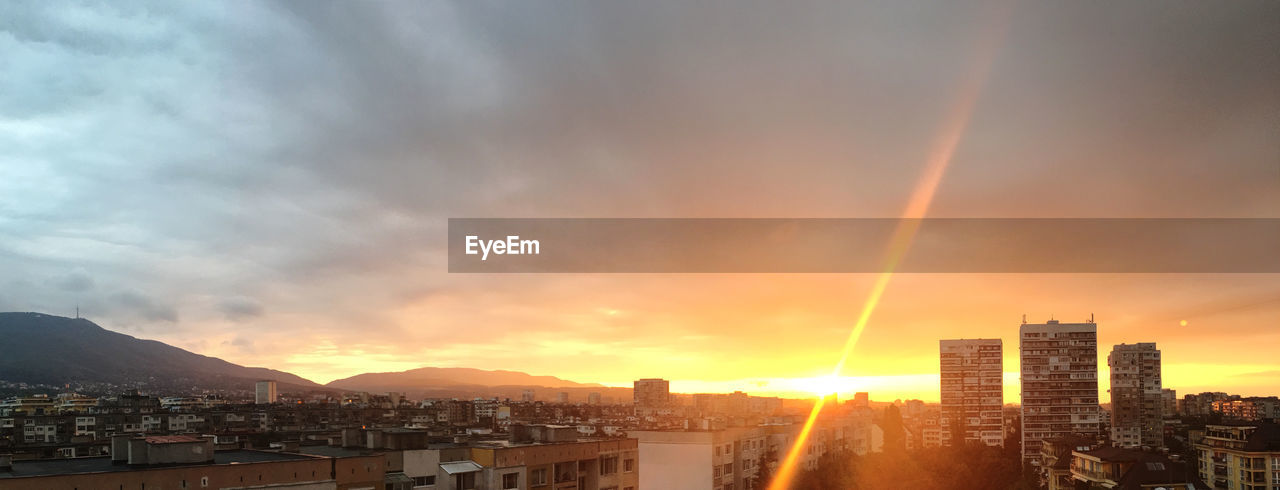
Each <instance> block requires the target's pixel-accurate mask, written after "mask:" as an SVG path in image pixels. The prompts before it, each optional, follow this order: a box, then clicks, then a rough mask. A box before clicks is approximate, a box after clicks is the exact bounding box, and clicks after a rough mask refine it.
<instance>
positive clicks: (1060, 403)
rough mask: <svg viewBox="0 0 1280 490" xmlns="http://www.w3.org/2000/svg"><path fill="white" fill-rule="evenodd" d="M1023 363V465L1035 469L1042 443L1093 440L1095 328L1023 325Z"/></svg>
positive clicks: (1049, 323)
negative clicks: (1069, 437) (1074, 437)
mask: <svg viewBox="0 0 1280 490" xmlns="http://www.w3.org/2000/svg"><path fill="white" fill-rule="evenodd" d="M1019 341H1020V349H1019V350H1020V351H1021V359H1022V369H1021V374H1022V460H1023V462H1030V463H1031V464H1035V465H1039V464H1040V445H1041V442H1042V441H1044V440H1045V439H1051V438H1056V437H1062V436H1066V435H1069V434H1080V435H1085V436H1090V437H1097V436H1098V434H1099V431H1100V430H1101V429H1100V427H1099V422H1101V420H1100V416H1099V415H1098V325H1097V324H1096V323H1093V322H1092V321H1090V322H1088V323H1059V322H1058V321H1057V320H1049V321H1047V322H1045V323H1024V324H1022V327H1021V328H1020V329H1019Z"/></svg>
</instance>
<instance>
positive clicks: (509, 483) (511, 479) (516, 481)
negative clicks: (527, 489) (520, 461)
mask: <svg viewBox="0 0 1280 490" xmlns="http://www.w3.org/2000/svg"><path fill="white" fill-rule="evenodd" d="M502 488H504V489H508V488H520V474H519V473H507V474H505V475H502Z"/></svg>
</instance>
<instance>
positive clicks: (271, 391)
mask: <svg viewBox="0 0 1280 490" xmlns="http://www.w3.org/2000/svg"><path fill="white" fill-rule="evenodd" d="M253 391H254V393H253V402H254V403H257V404H259V405H263V404H269V403H275V402H277V401H279V399H280V396H279V394H278V393H276V382H275V381H271V380H265V381H259V382H258V383H257V384H255V385H254V390H253Z"/></svg>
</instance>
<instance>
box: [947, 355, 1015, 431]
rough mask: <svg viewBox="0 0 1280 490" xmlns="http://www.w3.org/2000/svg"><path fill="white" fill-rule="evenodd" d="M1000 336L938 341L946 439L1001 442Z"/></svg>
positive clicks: (1001, 370)
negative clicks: (996, 337)
mask: <svg viewBox="0 0 1280 490" xmlns="http://www.w3.org/2000/svg"><path fill="white" fill-rule="evenodd" d="M1001 346H1002V344H1001V341H1000V339H959V340H942V341H940V342H939V351H940V352H939V358H940V361H941V372H940V374H941V400H942V418H943V420H944V421H945V424H946V427H941V428H940V429H943V430H946V431H947V433H946V434H945V435H943V438H944V439H945V440H948V441H950V442H951V443H952V444H955V443H956V442H957V441H956V440H955V438H956V437H963V439H964V441H963V442H976V443H982V444H986V445H988V446H1003V445H1004V419H1003V415H1002V412H1001V411H1002V409H1003V407H1004V382H1003V376H1004V367H1003V358H1002V349H1001Z"/></svg>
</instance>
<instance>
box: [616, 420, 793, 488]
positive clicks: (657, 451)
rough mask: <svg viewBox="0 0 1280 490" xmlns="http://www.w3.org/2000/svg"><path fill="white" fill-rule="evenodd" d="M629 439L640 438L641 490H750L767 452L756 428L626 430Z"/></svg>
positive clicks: (764, 439)
mask: <svg viewBox="0 0 1280 490" xmlns="http://www.w3.org/2000/svg"><path fill="white" fill-rule="evenodd" d="M627 436H628V437H634V438H636V439H638V440H639V448H640V472H641V473H643V474H644V478H642V479H641V480H640V487H639V488H640V490H707V489H714V490H733V489H736V490H744V489H748V488H752V487H751V485H752V483H753V480H754V479H755V477H756V475H757V474H758V471H759V469H760V466H761V465H762V464H764V463H765V461H764V458H765V456H766V454H767V452H768V450H769V445H768V442H769V432H768V431H767V430H766V429H763V428H759V427H735V428H729V429H723V430H716V431H628V432H627ZM783 451H785V449H783Z"/></svg>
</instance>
